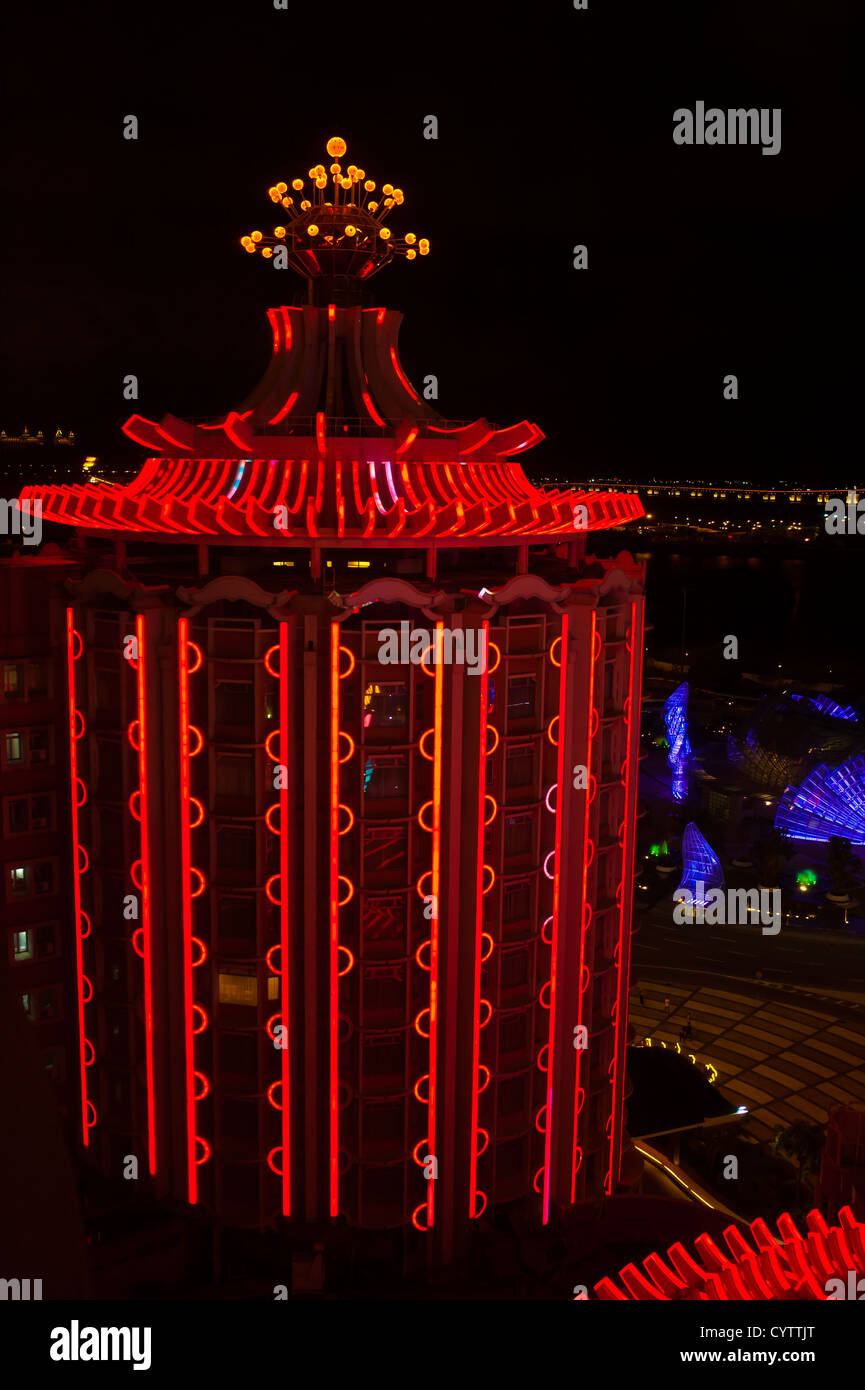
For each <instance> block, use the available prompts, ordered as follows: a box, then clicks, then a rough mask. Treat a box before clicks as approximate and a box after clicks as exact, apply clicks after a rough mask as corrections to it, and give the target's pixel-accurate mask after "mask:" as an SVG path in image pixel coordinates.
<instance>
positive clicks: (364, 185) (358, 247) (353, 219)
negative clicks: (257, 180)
mask: <svg viewBox="0 0 865 1390" xmlns="http://www.w3.org/2000/svg"><path fill="white" fill-rule="evenodd" d="M345 152H346V143H345V141H344V140H343V139H342V138H341V137H340V136H338V135H335V136H334V137H333V138H332V139H330V140H328V142H327V153H328V155H329V156H330V158H331V161H332V163H331V164H330V165H329V167H328V168H325V166H324V164H316V165H314V166H313V167H312V168H311V169H310V170H309V174H308V177H309V180H310V186H307V184H306V181H305V180H304V179H301V178H296V179H292V181H291V185H290V186H289V185H288V184H287V183H284V182H283V183H275V184H273V186H272V187H271V188H269V189H268V194H269V195H270V200H271V202H272V203H273V204H274V205H275V206H276V207H278V208H279V209H280V211H281V212H282V220H281V222H279V223H278V224H277V225H276V226H275V227H274V229H273V232H272V233H271V234H270V235H268V234H267V233H266V232H262V231H253V232H250V233H249V234H248V235H247V236H243V237H241V238H240V244H241V246H242V247H243V248H244V249H245V250H246V251H247V252H248V253H249V254H250V255H255V253H256V252H259V253H260V255H261V256H262V257H263V258H264V259H265V260H271V259H273V260H274V262H275V264H276V265H277V266H279V267H280V268H285V267H286V266H291V267H292V268H293V269H294V270H296V271H298V272H299V273H300V274H301V275H303V276H306V277H307V278H308V279H310V280H318V279H334V278H338V279H340V280H346V279H348V280H356V281H365V280H368V279H369V278H370V277H371V276H373V275H375V274H376V272H377V271H379V270H381V268H382V266H384V265H387V263H388V261H390V260H393V258H394V256H404V257H405V259H406V260H409V261H413V260H414V259H415V257H417V256H426V255H427V254H428V252H429V241H428V240H427V239H426V238H425V237H418V236H416V234H415V233H414V232H406V234H405V236H404V237H395V236H394V235H393V233H392V231H391V228H390V227H389V226H388V225H387V224H388V222H389V220H390V214H391V212H392V211H393V209H394V208H397V207H400V206H401V205H402V203H403V202H404V201H405V195H404V194H403V191H402V189H401V188H394V186H393V184H391V183H384V184H382V186H381V190H380V191H379V190H378V189H377V187H376V184H375V182H374V180H373V179H368V178H367V176H366V170H365V169H360V168H358V166H357V165H356V164H349V165H347V166H346V167H345V168H343V166H342V164H341V163H340V160H341V158H342V156H343V155H344V154H345ZM283 210H284V211H283Z"/></svg>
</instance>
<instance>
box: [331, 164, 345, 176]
mask: <svg viewBox="0 0 865 1390" xmlns="http://www.w3.org/2000/svg"><path fill="white" fill-rule="evenodd" d="M330 172H331V173H332V174H341V173H342V165H341V164H331V166H330Z"/></svg>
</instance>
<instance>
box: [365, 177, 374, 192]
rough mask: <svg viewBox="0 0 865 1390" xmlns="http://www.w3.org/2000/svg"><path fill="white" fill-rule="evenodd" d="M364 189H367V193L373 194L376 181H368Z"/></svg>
mask: <svg viewBox="0 0 865 1390" xmlns="http://www.w3.org/2000/svg"><path fill="white" fill-rule="evenodd" d="M364 188H365V189H366V191H367V193H372V191H373V189H374V188H375V180H374V179H367V181H366V183H365V184H364Z"/></svg>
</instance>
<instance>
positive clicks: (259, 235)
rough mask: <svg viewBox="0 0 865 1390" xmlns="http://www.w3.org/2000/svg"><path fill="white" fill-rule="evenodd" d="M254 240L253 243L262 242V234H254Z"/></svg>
mask: <svg viewBox="0 0 865 1390" xmlns="http://www.w3.org/2000/svg"><path fill="white" fill-rule="evenodd" d="M252 239H253V241H261V232H253V233H252Z"/></svg>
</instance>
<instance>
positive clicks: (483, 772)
mask: <svg viewBox="0 0 865 1390" xmlns="http://www.w3.org/2000/svg"><path fill="white" fill-rule="evenodd" d="M489 629H490V625H489V623H482V624H481V631H482V633H483V638H482V641H483V651H484V652H485V653H487V652H488V651H489ZM487 685H488V675H487V663H486V661H485V662H484V667H483V671H482V674H481V691H480V701H481V708H480V727H479V740H480V742H479V744H478V747H479V749H480V752H479V768H478V858H477V888H476V893H475V976H474V999H473V1001H472V1120H471V1133H470V1135H469V1153H470V1154H471V1163H470V1166H469V1216H470V1217H473V1216H474V1214H475V1208H476V1206H477V1196H478V1154H477V1133H478V1106H479V1096H480V1092H479V1090H478V1073H479V1071H480V1051H481V1025H480V1020H481V955H482V952H483V943H482V941H481V936H482V934H483V922H484V909H483V901H484V898H483V889H484V818H485V815H486V799H487V798H486V790H487Z"/></svg>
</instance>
